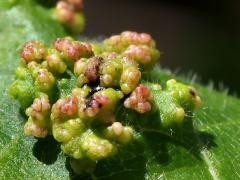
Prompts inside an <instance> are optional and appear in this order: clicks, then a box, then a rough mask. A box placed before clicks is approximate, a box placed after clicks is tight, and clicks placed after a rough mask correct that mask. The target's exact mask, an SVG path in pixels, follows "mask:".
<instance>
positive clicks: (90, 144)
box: [81, 130, 115, 161]
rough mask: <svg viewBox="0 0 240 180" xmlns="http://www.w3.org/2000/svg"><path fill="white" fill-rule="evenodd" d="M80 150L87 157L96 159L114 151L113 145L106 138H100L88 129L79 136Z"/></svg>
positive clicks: (107, 155)
mask: <svg viewBox="0 0 240 180" xmlns="http://www.w3.org/2000/svg"><path fill="white" fill-rule="evenodd" d="M81 144H82V150H83V151H84V153H85V154H86V155H87V157H88V158H90V159H92V160H94V161H97V160H101V159H104V158H106V157H109V156H110V155H112V154H113V153H114V151H115V147H114V145H113V144H112V143H110V142H109V141H108V140H106V139H102V138H100V137H99V136H97V135H96V134H95V133H93V132H92V131H91V130H88V131H87V132H85V133H84V134H83V135H82V138H81Z"/></svg>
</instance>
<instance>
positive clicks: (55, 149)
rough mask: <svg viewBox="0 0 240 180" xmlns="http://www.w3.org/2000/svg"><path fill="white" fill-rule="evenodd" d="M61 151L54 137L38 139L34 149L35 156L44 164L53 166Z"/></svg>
mask: <svg viewBox="0 0 240 180" xmlns="http://www.w3.org/2000/svg"><path fill="white" fill-rule="evenodd" d="M60 151H61V149H60V146H59V143H58V142H57V141H55V139H54V138H53V136H47V137H46V138H44V139H40V138H39V139H38V141H37V142H36V143H35V144H34V147H33V155H34V156H35V157H36V158H37V159H38V160H39V161H41V162H42V163H44V164H47V165H49V164H53V163H54V162H55V161H56V160H57V157H58V154H59V153H60Z"/></svg>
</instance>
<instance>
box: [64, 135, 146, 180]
mask: <svg viewBox="0 0 240 180" xmlns="http://www.w3.org/2000/svg"><path fill="white" fill-rule="evenodd" d="M66 168H67V169H68V170H69V177H70V179H72V180H78V179H79V180H81V179H84V180H88V179H92V176H94V177H97V178H99V179H104V180H108V179H109V180H112V179H114V180H122V179H131V180H144V179H145V173H146V157H145V156H144V144H143V143H142V142H139V141H138V140H136V141H134V142H133V143H132V144H131V145H128V146H124V147H121V148H119V152H118V153H117V154H116V155H115V156H113V157H110V158H108V159H105V160H101V161H99V162H98V164H97V167H96V169H95V171H94V173H93V175H92V176H91V175H77V174H75V173H74V172H73V170H72V169H71V167H70V163H69V158H68V159H67V163H66Z"/></svg>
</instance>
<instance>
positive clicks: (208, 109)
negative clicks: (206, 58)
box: [0, 0, 240, 180]
mask: <svg viewBox="0 0 240 180" xmlns="http://www.w3.org/2000/svg"><path fill="white" fill-rule="evenodd" d="M0 5H1V8H0V19H1V20H0V42H1V44H0V91H1V94H0V104H1V105H0V177H1V179H13V178H17V179H84V180H85V179H104V180H111V179H114V180H115V179H132V180H135V179H136V180H139V179H140V180H141V179H154V180H155V179H204V180H205V179H214V180H216V179H239V178H240V171H239V169H240V156H239V154H240V138H239V136H240V128H239V125H240V100H238V99H236V98H234V97H231V96H228V95H226V94H225V93H222V92H216V91H214V90H212V89H210V88H209V87H203V86H201V85H198V84H194V86H195V87H197V89H198V91H199V94H200V96H201V98H202V101H203V106H202V108H201V109H199V110H197V111H196V112H195V113H194V114H192V115H191V116H189V117H186V118H188V119H189V121H188V122H189V123H187V124H186V125H185V126H183V127H182V130H181V131H180V132H181V133H179V132H175V131H171V132H167V133H166V132H164V131H162V130H160V126H161V124H160V122H161V119H160V114H159V112H158V111H157V108H156V110H155V111H153V112H151V113H147V114H145V115H134V114H132V113H130V112H128V111H126V112H124V113H122V114H121V115H119V117H120V118H122V119H124V120H125V121H126V122H127V123H130V124H131V123H132V124H133V125H134V126H135V127H136V130H137V133H136V134H135V137H136V138H135V139H136V140H135V141H134V143H133V144H132V145H130V146H126V147H125V148H123V149H122V150H121V151H120V152H119V154H118V155H117V156H116V157H113V158H111V159H108V160H104V161H101V162H99V164H98V166H97V169H96V171H95V172H94V173H93V174H91V175H88V176H84V177H81V176H77V175H75V174H74V173H73V172H72V171H71V169H70V166H69V159H68V158H67V157H66V156H65V155H64V154H63V153H62V152H61V150H60V147H59V144H58V143H57V142H56V141H54V140H53V138H52V137H47V138H46V139H41V140H40V139H35V138H33V137H26V136H25V135H24V134H23V124H24V121H25V119H26V117H25V115H24V113H23V112H22V111H21V110H20V108H19V105H18V103H17V102H16V101H15V100H13V99H11V98H10V97H9V96H8V92H7V91H8V87H9V85H10V84H11V83H12V81H13V80H14V70H15V68H16V67H17V66H18V62H19V50H20V48H21V46H22V45H23V44H24V43H25V42H26V41H29V40H34V39H37V40H42V41H44V42H45V43H46V44H49V43H50V42H51V41H53V40H54V39H56V38H57V37H63V36H66V35H67V33H66V32H65V30H64V29H63V27H62V26H61V25H60V24H58V23H57V22H55V21H53V20H51V18H50V11H49V10H48V9H47V7H43V6H42V5H39V4H38V3H37V2H36V1H33V0H15V1H13V0H6V1H5V2H4V3H3V4H1V3H0ZM186 53H187V52H186ZM173 77H174V78H177V79H178V80H179V81H183V82H188V83H191V81H189V80H187V79H185V78H181V77H176V76H175V75H173V74H172V73H170V72H168V71H166V70H162V69H160V68H158V67H156V68H155V69H154V70H153V71H152V72H151V73H150V74H148V76H147V77H145V81H144V83H146V84H148V85H149V86H150V87H151V85H152V83H156V82H157V83H160V84H162V85H164V84H165V82H166V81H167V80H168V79H170V78H173ZM69 82H70V85H71V86H72V83H73V82H74V80H70V81H69ZM59 88H61V90H62V92H63V93H67V91H68V84H64V85H62V86H59ZM153 93H154V98H155V102H156V105H158V101H159V98H160V97H159V91H154V92H153ZM192 123H193V124H192ZM192 126H194V129H193V128H192Z"/></svg>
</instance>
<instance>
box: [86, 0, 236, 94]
mask: <svg viewBox="0 0 240 180" xmlns="http://www.w3.org/2000/svg"><path fill="white" fill-rule="evenodd" d="M85 14H86V19H87V26H86V31H85V34H86V35H88V36H92V37H94V36H96V35H106V36H109V35H111V34H118V33H120V32H121V31H124V30H133V31H139V32H148V33H150V34H151V35H152V36H153V37H154V39H156V42H157V46H158V48H159V49H160V51H161V52H162V56H161V58H160V63H161V65H162V66H163V67H165V68H170V69H171V70H173V71H175V70H179V71H180V72H184V73H187V72H189V71H192V72H195V73H197V74H198V75H199V77H200V80H201V82H203V83H208V82H209V81H210V80H213V81H214V84H215V87H216V88H219V87H220V88H221V84H224V86H225V87H227V88H229V90H230V93H231V94H237V95H240V81H239V79H238V78H239V71H240V1H239V0H236V1H234V0H218V1H216V0H199V1H187V0H184V1H177V0H159V1H157V0H85ZM219 84H220V85H219Z"/></svg>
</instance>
